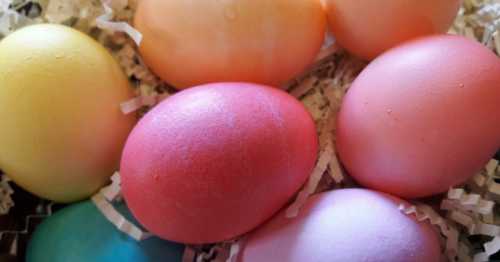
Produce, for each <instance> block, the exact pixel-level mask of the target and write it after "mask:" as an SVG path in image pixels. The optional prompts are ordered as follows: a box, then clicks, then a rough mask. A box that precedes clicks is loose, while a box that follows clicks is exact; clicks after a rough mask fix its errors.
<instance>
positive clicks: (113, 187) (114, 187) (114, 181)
mask: <svg viewBox="0 0 500 262" xmlns="http://www.w3.org/2000/svg"><path fill="white" fill-rule="evenodd" d="M99 193H101V194H102V195H103V196H104V198H105V199H106V200H108V201H110V202H113V201H115V200H120V199H121V197H122V195H121V179H120V173H118V172H115V173H114V174H113V175H112V176H111V184H110V185H109V186H107V187H103V188H101V190H99Z"/></svg>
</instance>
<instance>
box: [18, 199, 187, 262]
mask: <svg viewBox="0 0 500 262" xmlns="http://www.w3.org/2000/svg"><path fill="white" fill-rule="evenodd" d="M115 208H116V209H117V210H118V211H119V212H120V213H121V214H123V215H124V216H125V217H127V218H128V219H131V220H132V221H133V222H134V224H136V225H137V222H136V221H135V220H134V219H133V217H132V215H131V214H130V212H129V211H128V209H127V207H126V205H125V203H119V204H117V205H116V206H115ZM183 250H184V246H183V245H181V244H177V243H172V242H168V241H165V240H162V239H159V238H156V237H151V238H148V239H146V240H143V241H139V242H138V241H136V240H134V239H132V238H131V237H129V236H128V235H126V234H124V233H122V232H120V231H119V230H117V229H116V228H115V226H114V225H113V224H111V223H110V222H109V221H108V220H107V219H106V218H105V217H104V216H103V215H102V214H101V212H100V211H99V210H98V209H97V207H96V206H95V205H94V203H93V202H92V201H85V202H80V203H77V204H73V205H71V206H68V207H66V208H64V209H62V210H60V211H58V212H56V213H55V214H53V215H52V216H50V217H48V218H47V219H45V220H44V221H43V222H42V223H41V224H40V225H39V226H38V227H37V229H36V230H35V232H34V233H33V236H32V238H31V240H30V243H29V245H28V250H27V253H26V261H27V262H68V261H71V262H89V261H92V262H115V261H120V262H152V261H167V262H177V261H181V260H182V254H183Z"/></svg>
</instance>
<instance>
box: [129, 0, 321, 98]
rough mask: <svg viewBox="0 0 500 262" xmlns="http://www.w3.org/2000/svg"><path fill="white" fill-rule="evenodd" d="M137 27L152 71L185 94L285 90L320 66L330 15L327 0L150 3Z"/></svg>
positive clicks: (142, 5) (142, 7)
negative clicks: (248, 86) (236, 87)
mask: <svg viewBox="0 0 500 262" xmlns="http://www.w3.org/2000/svg"><path fill="white" fill-rule="evenodd" d="M134 24H135V27H136V28H137V29H138V30H139V31H140V32H141V33H142V35H143V40H142V43H141V44H140V53H141V55H142V57H143V58H144V61H145V62H146V64H147V65H148V66H149V67H150V68H151V69H152V70H153V71H154V72H155V73H156V74H157V75H158V76H160V77H161V78H162V79H163V80H165V81H167V82H169V83H170V84H172V85H174V86H175V87H177V88H180V89H183V88H187V87H191V86H195V85H200V84H206V83H212V82H228V81H236V82H240V81H244V82H254V83H260V84H268V85H280V84H283V83H285V82H286V81H288V80H290V79H291V78H293V77H294V76H295V75H297V74H298V73H300V72H301V71H302V70H304V69H305V68H306V67H307V66H308V65H309V64H311V63H312V62H313V60H314V58H315V57H316V55H317V53H318V52H319V49H320V47H321V45H322V43H323V39H324V34H325V26H326V15H325V13H324V10H323V8H322V5H321V3H320V0H273V1H268V0H220V1H219V0H218V1H188V0H142V1H139V3H138V7H137V12H136V14H135V21H134Z"/></svg>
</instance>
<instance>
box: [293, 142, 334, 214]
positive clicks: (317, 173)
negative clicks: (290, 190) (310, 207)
mask: <svg viewBox="0 0 500 262" xmlns="http://www.w3.org/2000/svg"><path fill="white" fill-rule="evenodd" d="M332 157H334V153H333V146H332V143H331V142H329V143H327V145H326V147H325V149H324V150H323V151H321V152H320V155H319V160H318V163H317V165H316V167H315V168H314V170H313V172H312V174H311V176H310V177H309V180H308V181H307V183H306V185H305V186H304V188H303V189H302V190H301V191H300V192H299V193H298V195H297V198H296V199H295V202H293V203H292V204H291V205H290V207H288V208H287V210H286V213H285V216H286V217H288V218H293V217H296V216H297V215H298V214H299V211H300V208H302V206H303V205H304V204H305V202H306V201H307V199H308V197H309V196H310V195H312V194H313V193H314V192H315V191H316V188H317V187H318V184H319V181H320V180H321V177H322V176H323V174H324V173H325V171H326V169H327V168H328V164H329V163H330V162H331V161H332Z"/></svg>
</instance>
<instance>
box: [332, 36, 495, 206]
mask: <svg viewBox="0 0 500 262" xmlns="http://www.w3.org/2000/svg"><path fill="white" fill-rule="evenodd" d="M498 98H500V59H499V58H498V57H497V56H495V55H494V54H493V53H492V52H491V51H490V50H489V49H487V48H486V47H484V46H482V45H480V44H479V43H476V42H474V41H472V40H469V39H466V38H463V37H459V36H451V35H438V36H431V37H424V38H421V39H417V40H414V41H411V42H408V43H406V44H404V45H401V46H399V47H396V48H394V49H392V50H390V51H388V52H387V53H385V54H383V55H382V56H380V57H379V58H377V59H375V60H374V61H373V62H372V63H371V64H370V65H368V66H367V67H366V68H365V69H364V70H363V71H362V72H361V74H360V75H359V76H358V78H357V79H356V80H355V81H354V82H353V84H352V86H351V88H350V89H349V91H348V93H347V95H346V97H345V98H344V100H343V103H342V106H341V110H340V113H339V117H338V123H337V147H338V153H339V155H340V158H341V160H342V162H343V164H344V166H345V167H346V169H347V170H348V171H349V173H350V174H351V175H352V176H353V177H354V178H355V179H356V180H357V181H358V182H359V183H361V184H362V185H364V186H366V187H370V188H373V189H376V190H379V191H383V192H387V193H391V194H394V195H398V196H402V197H407V198H414V197H424V196H429V195H433V194H437V193H441V192H445V191H446V190H448V189H449V188H450V187H452V186H456V185H459V184H461V183H463V182H465V181H466V180H467V179H468V178H470V177H471V176H472V175H474V174H475V173H476V172H477V171H479V170H481V168H482V167H483V166H484V165H485V164H486V163H487V162H488V160H489V159H490V158H491V157H492V156H493V155H494V154H495V152H496V150H497V149H498V148H499V146H500V121H498V120H499V119H500V104H499V103H498Z"/></svg>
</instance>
